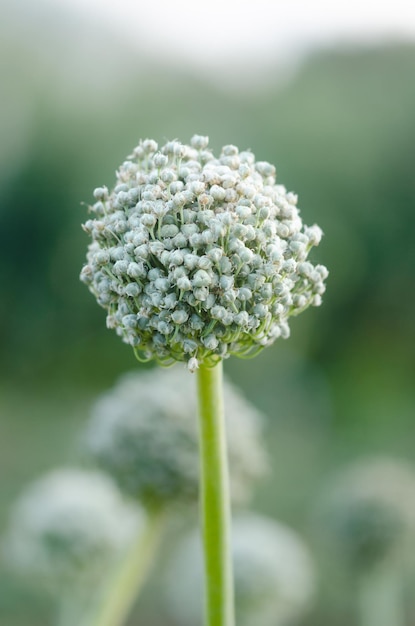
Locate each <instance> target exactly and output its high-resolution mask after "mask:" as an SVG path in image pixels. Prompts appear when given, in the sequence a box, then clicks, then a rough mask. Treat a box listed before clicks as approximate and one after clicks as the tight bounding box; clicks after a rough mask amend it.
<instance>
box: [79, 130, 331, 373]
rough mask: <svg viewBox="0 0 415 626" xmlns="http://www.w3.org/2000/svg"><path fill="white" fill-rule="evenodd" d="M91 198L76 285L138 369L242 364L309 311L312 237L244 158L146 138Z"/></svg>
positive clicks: (290, 204)
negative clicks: (151, 364) (150, 363)
mask: <svg viewBox="0 0 415 626" xmlns="http://www.w3.org/2000/svg"><path fill="white" fill-rule="evenodd" d="M94 195H95V198H96V200H97V201H96V203H95V204H94V205H93V206H92V207H90V209H91V211H92V212H93V213H94V214H95V215H94V218H93V219H90V220H88V221H87V222H86V223H85V224H84V229H85V231H86V232H87V233H88V234H89V235H90V236H91V238H92V243H91V244H90V246H89V251H88V255H87V259H88V263H87V264H86V265H85V266H84V268H83V270H82V273H81V279H82V280H83V281H84V282H85V283H86V284H87V285H88V287H89V289H90V290H91V291H92V293H93V294H94V295H95V297H96V298H97V300H98V303H99V304H100V305H101V306H103V307H104V308H105V309H106V310H107V313H108V315H107V325H108V327H109V328H114V329H115V330H116V332H117V333H118V334H119V335H120V336H121V337H122V338H123V340H124V341H125V342H126V343H129V344H131V345H132V346H133V347H134V351H135V354H136V356H137V358H139V359H140V360H144V361H146V360H151V359H154V360H156V361H157V362H159V363H161V364H171V363H173V362H175V361H185V362H187V364H188V367H189V369H190V370H191V371H194V370H195V369H196V368H197V367H198V366H199V364H201V363H203V364H204V365H208V366H209V365H210V366H212V365H214V364H215V363H218V362H219V361H220V360H221V359H222V358H226V357H228V356H230V355H231V354H236V355H238V356H248V355H249V356H253V355H254V354H257V353H258V352H259V351H260V350H261V349H262V348H264V347H265V346H269V345H271V344H272V343H273V342H274V340H275V339H276V338H277V337H285V338H286V337H288V336H289V332H290V331H289V327H288V318H289V317H290V316H291V315H297V314H298V313H300V312H301V311H303V310H304V309H306V308H307V307H308V306H310V305H314V306H318V305H319V304H321V295H322V294H323V293H324V291H325V285H324V281H325V279H326V278H327V274H328V272H327V269H326V268H325V267H324V266H322V265H316V266H314V265H313V264H312V263H310V262H309V261H307V256H308V253H309V251H310V249H311V248H312V247H313V246H316V245H318V244H319V242H320V240H321V236H322V231H321V230H320V228H319V227H318V226H316V225H314V226H312V227H307V226H304V225H303V223H302V220H301V218H300V214H299V210H298V208H297V196H296V195H295V194H293V193H290V192H287V190H286V189H285V187H284V186H283V185H276V184H275V167H274V166H273V165H271V164H270V163H267V162H265V161H255V156H254V155H253V154H252V153H251V152H248V151H245V152H240V151H239V150H238V148H237V147H235V146H233V145H227V146H224V147H223V148H222V151H221V154H220V156H219V157H218V158H216V157H214V155H213V153H212V152H211V151H210V150H209V148H208V137H203V136H200V135H194V136H193V137H192V139H191V142H190V146H188V145H183V144H181V143H179V142H178V141H170V142H167V143H166V144H165V145H164V146H162V147H161V149H160V150H159V149H158V144H157V143H156V142H155V141H153V140H151V139H146V140H145V141H142V142H140V144H139V145H138V146H137V147H136V148H135V150H134V151H133V154H132V155H131V156H130V157H128V160H126V161H125V162H124V163H123V164H122V165H121V167H120V168H119V170H118V172H117V185H116V186H115V188H114V190H113V191H111V192H109V191H108V189H107V188H106V187H100V188H97V189H95V192H94Z"/></svg>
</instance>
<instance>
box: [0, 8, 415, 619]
mask: <svg viewBox="0 0 415 626" xmlns="http://www.w3.org/2000/svg"><path fill="white" fill-rule="evenodd" d="M2 9H3V10H2V20H1V22H0V59H1V64H0V84H1V101H0V136H1V142H0V232H1V234H2V245H1V247H0V257H1V261H0V281H1V298H0V319H1V325H0V335H1V340H0V368H1V371H2V376H1V380H0V387H1V397H0V410H1V423H0V527H1V528H3V527H4V526H5V525H6V523H7V516H8V510H9V507H10V504H11V503H12V501H13V500H14V499H15V498H16V496H17V495H18V494H19V493H20V492H21V490H22V488H23V487H24V486H25V485H26V484H27V483H28V482H29V481H30V480H32V479H33V478H34V477H37V476H38V475H40V474H42V473H43V472H45V471H47V470H49V469H51V468H53V467H55V466H57V465H63V464H68V463H72V462H74V460H76V458H77V454H78V453H77V446H78V436H79V435H78V434H79V429H80V428H81V427H82V425H83V423H84V422H85V419H86V417H87V416H88V410H89V406H90V405H91V402H92V401H93V399H94V398H95V396H96V394H97V393H99V392H101V391H103V390H105V389H106V388H108V387H109V386H111V385H112V384H113V383H114V381H115V380H116V378H117V377H118V376H119V375H120V374H121V373H122V372H124V371H128V370H131V369H134V368H137V367H138V364H137V363H136V361H135V359H134V355H133V353H132V351H131V349H130V348H129V347H128V346H126V345H124V344H122V343H121V342H120V340H119V339H118V338H117V337H116V336H115V334H114V333H113V332H112V331H108V330H107V329H106V327H105V312H104V311H103V310H102V309H100V308H99V307H98V306H97V304H96V302H95V299H94V298H93V297H92V296H91V294H89V293H88V291H87V290H86V289H85V287H84V286H83V285H82V284H81V283H80V282H79V278H78V276H79V272H80V269H81V267H82V264H83V262H84V258H85V252H86V247H87V244H88V238H87V236H86V235H85V233H83V231H82V230H81V227H80V224H81V222H83V221H85V219H86V215H87V211H86V207H85V206H84V205H83V203H89V202H91V201H92V190H93V189H94V188H95V187H97V186H99V185H103V184H106V185H108V186H109V187H111V186H112V184H113V181H114V170H115V169H116V167H117V166H118V165H119V164H120V163H121V162H122V161H123V159H124V157H125V156H126V155H127V154H129V153H130V152H131V150H132V148H133V147H134V146H135V145H136V144H137V142H138V140H139V139H140V138H146V137H151V138H154V139H156V140H157V141H159V142H160V143H163V142H164V141H165V140H167V139H172V138H178V139H180V140H181V141H183V142H188V141H189V139H190V137H191V135H192V134H194V133H198V134H202V135H204V134H206V135H209V137H210V142H211V145H212V146H213V148H214V150H215V151H218V150H219V149H220V147H221V146H222V145H225V144H228V143H233V144H236V145H237V146H239V147H240V148H241V149H246V148H250V149H251V150H252V151H253V152H254V153H255V154H256V156H257V157H258V158H259V159H260V160H268V161H270V162H272V163H275V164H276V167H277V174H278V182H280V183H283V184H284V185H285V186H286V187H287V188H288V189H290V190H292V191H295V192H296V193H298V195H299V206H300V209H301V212H302V217H303V220H304V222H305V223H306V224H310V225H311V224H313V223H314V222H317V223H318V224H319V225H320V226H321V227H322V229H323V231H324V233H325V237H324V239H323V241H322V243H321V245H320V247H319V249H318V250H317V251H316V253H315V254H314V260H315V261H318V262H321V263H323V264H325V265H327V267H328V268H329V270H330V277H329V280H328V287H327V293H326V295H325V297H324V304H323V307H322V308H321V309H313V310H310V311H308V312H307V313H306V314H304V315H302V316H300V317H299V318H298V319H295V320H293V321H292V323H291V330H292V337H291V339H290V340H289V341H288V342H285V341H282V340H279V341H277V342H276V343H275V345H274V346H273V347H272V348H270V349H268V350H266V351H265V352H264V353H263V354H262V355H261V356H259V357H258V358H256V360H255V362H250V361H239V360H237V359H231V360H229V361H228V362H226V364H225V369H226V372H227V374H228V375H229V377H230V378H231V379H232V380H233V381H234V382H235V383H236V384H239V385H241V386H242V387H243V389H244V390H245V393H246V395H247V396H248V397H249V399H250V400H251V401H252V402H253V403H254V404H256V405H257V406H258V407H259V408H260V409H262V410H263V411H264V412H265V413H266V414H267V416H268V417H269V421H268V424H267V433H268V437H267V439H268V442H269V448H270V454H271V458H272V473H271V475H270V476H269V478H268V479H267V480H266V481H265V482H264V483H263V484H262V487H261V488H260V489H259V491H258V494H257V499H256V502H255V507H256V509H257V510H258V511H261V512H263V513H267V514H269V515H271V516H275V517H276V518H278V519H280V520H281V521H283V522H284V523H287V524H289V525H291V526H292V527H293V528H295V529H296V530H298V531H300V532H301V533H303V535H304V536H305V537H307V534H308V533H310V518H311V517H312V511H313V506H314V503H315V501H316V499H317V498H318V494H319V493H320V489H321V485H322V484H323V483H324V481H325V480H326V479H327V478H328V477H330V476H331V475H332V473H333V472H335V471H336V470H337V469H338V468H340V467H341V466H343V465H344V464H346V463H348V462H349V461H353V460H355V459H358V458H362V457H364V456H366V455H373V454H382V455H389V456H395V457H398V458H404V459H408V460H415V446H414V443H413V417H414V405H415V386H414V373H415V371H414V370H415V358H414V341H415V324H414V314H415V306H414V305H415V289H414V270H415V267H414V261H415V256H414V235H415V175H414V163H415V12H414V8H413V3H412V2H403V1H399V0H395V2H393V3H392V2H390V3H389V2H384V3H380V4H379V3H374V2H371V1H369V2H366V3H364V4H362V3H358V2H353V1H352V2H351V1H349V2H347V3H346V2H343V1H341V2H340V1H339V2H337V3H336V4H335V5H333V4H331V3H326V2H323V1H321V0H318V1H314V2H306V1H305V0H297V1H295V2H275V1H274V2H273V1H271V0H270V1H267V0H256V2H255V3H252V2H245V1H244V0H239V2H237V1H236V0H235V1H234V0H221V2H219V0H210V1H209V2H208V3H206V2H205V3H199V2H191V1H190V0H178V1H176V2H174V3H169V2H167V0H164V1H162V0H157V1H154V2H152V3H137V2H134V1H133V0H118V1H117V2H116V1H115V0H113V1H110V0H107V1H106V2H102V1H98V0H82V2H81V0H78V1H74V0H72V1H71V2H70V1H69V0H60V1H59V2H58V1H56V0H55V1H52V0H50V1H49V2H48V1H47V0H38V2H36V3H32V2H30V1H29V0H18V1H13V2H12V0H3V2H2ZM310 542H312V539H311V538H310ZM317 558H318V556H317ZM323 560H324V559H323ZM323 569H324V568H323ZM320 579H321V580H320V582H321V592H320V596H319V598H318V601H317V603H316V605H315V608H314V612H313V613H312V615H309V616H308V617H307V624H308V626H312V625H314V624H316V625H317V624H318V625H319V626H325V625H326V624H327V625H329V624H330V626H333V625H339V626H341V625H343V624H350V623H351V621H350V616H351V615H352V610H353V607H352V600H351V595H352V594H351V592H349V590H348V589H347V588H345V589H344V590H343V593H342V594H341V597H339V593H338V591H336V590H335V589H334V588H333V584H330V582H329V577H325V576H324V573H323V574H321V575H320ZM153 585H157V582H155V583H154V582H153ZM134 620H135V621H134ZM137 620H138V621H137ZM0 623H1V624H4V625H5V626H28V625H29V624H30V626H36V625H37V624H39V625H40V624H42V626H47V625H51V626H52V624H53V617H52V613H51V611H50V606H49V604H48V602H47V600H46V599H44V598H43V597H42V596H41V595H37V594H35V593H33V592H32V591H30V590H28V589H26V588H25V587H23V586H22V585H21V584H20V583H19V582H18V581H17V580H14V579H13V577H12V576H10V574H9V573H8V572H7V571H6V568H5V567H4V566H1V565H0ZM136 623H137V624H138V623H140V624H142V626H156V625H157V626H159V625H160V624H166V625H167V624H168V620H167V618H166V616H163V615H160V614H159V613H158V610H157V608H156V607H155V605H154V602H153V601H152V598H151V593H149V594H148V598H144V601H143V603H142V605H141V606H140V607H138V608H137V613H136V616H135V617H134V616H133V617H132V619H131V625H133V624H136ZM74 626H75V625H74Z"/></svg>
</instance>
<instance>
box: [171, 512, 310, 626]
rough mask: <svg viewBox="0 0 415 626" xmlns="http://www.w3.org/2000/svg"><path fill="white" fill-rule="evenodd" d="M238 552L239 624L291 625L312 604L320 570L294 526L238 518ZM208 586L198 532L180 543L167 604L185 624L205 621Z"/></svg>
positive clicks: (235, 535) (235, 525)
mask: <svg viewBox="0 0 415 626" xmlns="http://www.w3.org/2000/svg"><path fill="white" fill-rule="evenodd" d="M232 552H233V565H234V575H235V609H236V623H237V624H238V626H283V625H285V624H291V623H293V620H295V619H298V618H299V617H301V615H302V614H303V613H304V612H305V611H306V610H307V609H308V608H309V605H310V601H311V599H312V597H313V592H314V587H315V576H314V568H313V564H312V560H311V557H310V555H309V552H308V550H307V548H306V546H305V545H304V543H303V541H302V540H301V538H300V537H298V535H297V534H296V533H295V532H294V531H292V530H291V529H290V528H287V527H286V526H284V525H282V524H280V523H278V522H276V521H275V520H271V519H268V518H265V517H262V516H259V515H253V514H248V515H244V516H241V517H236V518H235V519H234V522H233V527H232ZM177 572H180V576H177ZM202 589H203V560H202V550H201V545H200V539H199V537H198V535H197V534H196V533H194V534H192V535H190V536H188V537H186V538H185V539H184V540H182V542H181V544H179V546H178V548H177V550H176V553H175V554H174V555H173V558H172V562H171V563H170V564H169V568H168V572H167V585H166V591H167V593H166V596H167V602H168V604H169V608H170V611H171V613H172V614H173V615H174V616H175V617H176V618H177V619H178V622H180V623H181V624H184V625H185V626H187V625H188V626H198V625H199V624H201V622H202V620H201V616H202V614H203V611H202V602H201V597H202V593H201V590H202Z"/></svg>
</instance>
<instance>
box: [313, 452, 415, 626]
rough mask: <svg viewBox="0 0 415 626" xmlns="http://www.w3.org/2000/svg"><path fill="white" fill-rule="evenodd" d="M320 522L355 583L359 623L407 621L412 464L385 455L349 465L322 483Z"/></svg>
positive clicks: (414, 488)
mask: <svg viewBox="0 0 415 626" xmlns="http://www.w3.org/2000/svg"><path fill="white" fill-rule="evenodd" d="M318 524H319V526H320V527H321V528H322V530H323V532H324V537H325V539H326V541H327V542H328V543H329V544H331V545H332V548H335V549H336V550H337V553H338V556H339V557H341V559H342V562H343V563H345V564H346V568H348V569H349V572H350V573H351V574H352V576H353V578H354V580H355V582H356V583H357V588H358V599H357V604H358V610H359V612H360V623H361V624H362V626H375V624H377V625H378V626H383V625H385V626H386V625H390V624H394V626H400V625H401V624H405V623H406V620H405V617H404V613H405V611H404V595H403V586H404V582H405V575H407V574H408V572H407V571H406V572H405V569H406V566H407V565H408V555H410V554H411V553H412V551H413V547H414V545H415V543H414V539H415V534H414V533H415V471H414V468H413V467H412V466H411V465H410V464H409V463H406V462H405V461H402V460H395V459H389V458H372V459H367V460H362V461H361V462H357V463H355V464H354V465H351V466H350V467H348V468H346V469H345V470H344V471H343V472H341V473H340V474H339V475H338V476H337V477H336V478H335V479H334V480H332V482H331V483H330V484H329V486H328V487H327V488H326V492H325V493H324V494H323V496H322V498H321V502H320V511H319V514H318Z"/></svg>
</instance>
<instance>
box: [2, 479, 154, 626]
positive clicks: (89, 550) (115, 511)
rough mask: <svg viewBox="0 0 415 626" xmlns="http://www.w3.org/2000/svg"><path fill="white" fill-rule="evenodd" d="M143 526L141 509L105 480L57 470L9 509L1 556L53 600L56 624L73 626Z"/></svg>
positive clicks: (108, 480)
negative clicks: (57, 611) (57, 613)
mask: <svg viewBox="0 0 415 626" xmlns="http://www.w3.org/2000/svg"><path fill="white" fill-rule="evenodd" d="M142 524H143V513H142V512H141V510H140V508H139V507H136V506H132V505H131V504H126V503H125V501H124V500H123V497H122V496H121V494H120V493H119V491H118V489H117V487H116V485H115V484H114V483H113V482H112V481H111V479H110V478H109V477H107V476H105V475H104V474H101V473H99V472H91V471H84V470H80V469H73V468H68V469H59V470H55V471H53V472H51V473H50V474H47V475H46V476H44V477H43V478H40V479H39V480H37V481H36V482H35V483H34V484H32V485H31V486H29V487H28V488H27V490H26V491H25V492H24V493H23V494H22V496H21V497H20V499H19V500H18V501H17V502H16V504H15V505H14V508H13V510H12V513H11V518H10V526H9V530H8V533H7V535H6V538H5V539H6V540H5V544H4V552H5V556H6V559H7V561H8V562H9V563H10V566H11V567H13V568H14V569H15V570H16V571H17V572H18V573H21V574H22V575H24V576H25V577H26V578H27V579H28V581H29V582H31V583H32V584H34V585H35V586H39V585H40V586H42V587H43V588H45V589H47V590H49V591H51V592H52V593H54V594H55V597H56V598H57V599H58V600H59V601H60V602H61V606H60V609H61V610H62V614H61V616H60V622H59V623H60V624H61V623H62V624H65V625H67V626H69V625H70V624H71V623H72V626H73V625H74V624H75V623H78V622H79V617H80V613H79V611H83V610H85V605H86V604H87V603H88V602H89V601H90V599H91V595H92V594H93V593H95V591H96V588H97V587H99V586H100V585H101V584H104V582H105V580H106V576H108V573H109V572H110V571H111V568H113V567H114V566H115V565H116V564H117V562H118V561H119V559H120V558H121V556H122V555H123V553H124V552H125V551H126V550H127V547H128V546H129V544H130V543H131V540H132V538H133V537H134V535H135V534H136V533H137V530H138V529H139V528H140V527H141V526H142ZM81 607H82V608H81Z"/></svg>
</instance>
